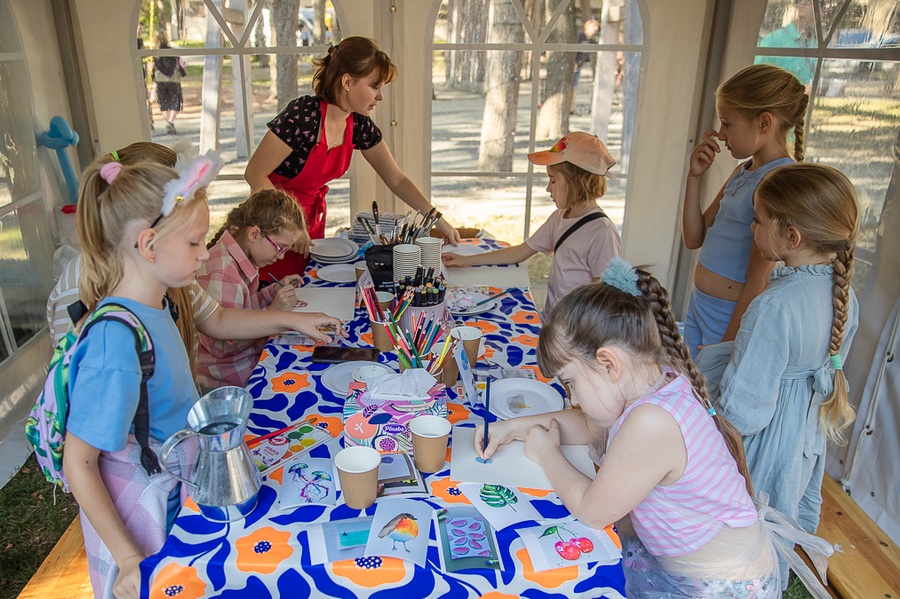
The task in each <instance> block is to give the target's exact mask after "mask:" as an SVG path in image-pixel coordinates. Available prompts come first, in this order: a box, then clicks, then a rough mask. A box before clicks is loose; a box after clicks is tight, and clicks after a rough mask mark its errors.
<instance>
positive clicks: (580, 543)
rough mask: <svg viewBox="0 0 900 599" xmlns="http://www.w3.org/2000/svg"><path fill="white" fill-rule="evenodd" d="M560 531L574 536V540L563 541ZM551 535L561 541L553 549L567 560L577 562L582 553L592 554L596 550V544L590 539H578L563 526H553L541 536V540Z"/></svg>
mask: <svg viewBox="0 0 900 599" xmlns="http://www.w3.org/2000/svg"><path fill="white" fill-rule="evenodd" d="M560 531H565V532H566V533H568V534H570V535H572V538H571V539H569V540H565V539H563V537H562V534H560ZM550 535H556V536H558V537H559V540H558V541H557V542H556V543H555V544H554V545H553V548H554V549H556V552H557V553H558V554H559V555H560V557H562V558H563V559H565V560H569V561H574V560H577V559H578V558H579V557H580V556H581V554H582V553H590V552H591V551H593V550H594V543H593V542H592V541H591V540H590V539H589V538H587V537H576V536H575V534H574V533H572V531H571V530H569V529H567V528H564V527H562V526H551V527H550V528H548V529H546V530H545V531H544V532H543V533H542V534H541V538H543V537H547V536H550Z"/></svg>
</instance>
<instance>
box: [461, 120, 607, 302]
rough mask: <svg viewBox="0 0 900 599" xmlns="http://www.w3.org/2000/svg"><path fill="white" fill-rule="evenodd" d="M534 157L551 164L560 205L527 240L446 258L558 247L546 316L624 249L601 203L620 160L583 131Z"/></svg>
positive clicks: (494, 257) (486, 258) (468, 261)
mask: <svg viewBox="0 0 900 599" xmlns="http://www.w3.org/2000/svg"><path fill="white" fill-rule="evenodd" d="M528 160H530V161H531V162H532V163H534V164H540V165H545V166H546V167H547V176H548V177H549V178H550V183H549V184H548V185H547V191H548V192H549V193H550V199H552V200H553V203H554V204H556V207H557V210H556V211H555V212H553V214H551V215H550V218H548V219H547V222H545V223H544V224H543V225H541V228H539V229H538V230H537V231H536V232H535V233H534V235H532V236H531V237H529V238H528V239H526V240H525V242H524V243H521V244H519V245H517V246H514V247H508V248H503V249H501V250H496V251H493V252H487V253H484V254H476V255H474V256H462V255H459V254H444V264H446V265H447V266H453V267H457V266H475V265H479V264H518V263H520V262H524V261H525V260H527V259H528V258H530V257H531V256H533V255H534V254H536V253H537V252H543V253H545V254H550V253H551V252H553V264H552V266H551V267H550V281H549V283H548V285H547V302H546V304H545V305H544V310H543V312H542V317H543V316H544V315H546V314H548V313H549V310H550V308H551V307H552V306H553V304H554V303H555V302H556V301H557V300H558V299H559V298H560V297H562V296H563V295H564V294H566V293H567V292H569V291H571V290H572V289H574V288H576V287H578V286H580V285H584V284H587V283H593V282H596V281H598V280H599V278H600V274H601V273H602V272H603V271H604V270H605V269H606V265H607V263H608V262H609V261H610V260H611V259H612V258H615V257H616V256H618V255H619V252H620V251H621V250H622V239H621V238H620V237H619V232H618V230H617V229H616V225H615V224H613V222H612V221H610V220H609V218H608V217H607V216H606V214H605V213H604V212H603V210H601V209H600V207H599V206H597V198H600V197H602V196H603V194H604V193H605V192H606V173H607V171H609V169H610V168H611V167H612V166H613V165H614V164H615V163H616V161H615V160H613V157H612V156H610V154H609V150H607V149H606V146H604V145H603V142H602V141H600V139H599V138H598V137H597V136H595V135H590V134H588V133H582V132H580V131H575V132H572V133H569V134H568V135H566V136H565V137H563V138H562V139H560V140H559V141H558V142H556V144H554V146H553V147H552V148H550V149H549V150H547V151H544V152H534V153H532V154H529V155H528Z"/></svg>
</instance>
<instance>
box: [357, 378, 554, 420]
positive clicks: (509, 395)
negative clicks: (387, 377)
mask: <svg viewBox="0 0 900 599" xmlns="http://www.w3.org/2000/svg"><path fill="white" fill-rule="evenodd" d="M351 378H352V377H351ZM348 384H349V383H348ZM564 405H565V403H564V401H563V397H562V395H560V394H559V392H558V391H557V390H556V389H554V388H553V387H551V386H550V385H548V384H547V383H542V382H541V381H535V380H531V379H519V378H515V379H502V380H499V381H493V382H491V406H490V409H491V414H494V415H495V416H496V417H497V418H500V419H502V420H509V419H510V418H515V417H517V416H533V415H535V414H546V413H547V412H556V411H557V410H562V409H563V407H564Z"/></svg>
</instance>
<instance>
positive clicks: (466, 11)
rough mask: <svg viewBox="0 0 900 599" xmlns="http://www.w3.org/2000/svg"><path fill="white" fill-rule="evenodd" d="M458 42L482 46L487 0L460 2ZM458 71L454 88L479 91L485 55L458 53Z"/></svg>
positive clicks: (480, 53) (486, 19)
mask: <svg viewBox="0 0 900 599" xmlns="http://www.w3.org/2000/svg"><path fill="white" fill-rule="evenodd" d="M460 16H461V23H460V41H461V42H462V43H464V44H483V43H484V40H485V38H486V35H487V22H488V0H460ZM457 61H458V71H457V75H456V77H455V78H454V84H455V85H454V87H458V88H459V89H464V90H467V91H481V90H482V88H483V82H484V69H485V53H484V52H481V51H471V50H464V51H461V52H459V57H458V59H457Z"/></svg>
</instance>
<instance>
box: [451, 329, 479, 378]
mask: <svg viewBox="0 0 900 599" xmlns="http://www.w3.org/2000/svg"><path fill="white" fill-rule="evenodd" d="M450 336H452V337H455V338H456V339H459V340H460V341H462V343H463V347H465V348H466V357H468V358H469V366H471V367H472V368H475V364H476V363H477V362H478V352H479V350H480V349H481V336H482V332H481V329H479V328H478V327H468V326H466V327H456V328H454V329H451V330H450Z"/></svg>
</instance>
